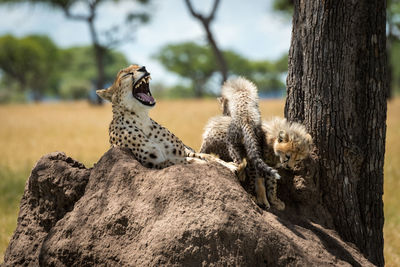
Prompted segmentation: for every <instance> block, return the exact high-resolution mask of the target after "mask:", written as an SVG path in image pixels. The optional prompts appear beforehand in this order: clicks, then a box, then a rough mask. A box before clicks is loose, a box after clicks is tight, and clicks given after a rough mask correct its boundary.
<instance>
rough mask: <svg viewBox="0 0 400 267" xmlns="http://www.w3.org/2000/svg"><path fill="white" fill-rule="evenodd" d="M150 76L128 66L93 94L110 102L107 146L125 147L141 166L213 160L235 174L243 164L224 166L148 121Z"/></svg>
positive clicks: (153, 166)
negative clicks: (110, 118)
mask: <svg viewBox="0 0 400 267" xmlns="http://www.w3.org/2000/svg"><path fill="white" fill-rule="evenodd" d="M149 81H150V74H149V73H148V72H147V71H146V69H145V68H144V67H140V66H138V65H131V66H129V67H128V68H125V69H123V70H121V71H120V72H119V73H118V75H117V78H116V80H115V82H114V83H113V85H111V87H109V88H108V89H103V90H98V91H97V94H98V95H99V96H100V97H102V98H103V99H106V100H109V101H111V103H112V112H113V119H112V121H111V123H110V127H109V136H110V144H111V145H112V146H119V147H126V148H129V149H130V150H131V151H132V153H133V155H134V156H135V158H136V159H137V160H138V161H139V162H140V163H141V164H142V165H144V166H146V167H149V168H157V169H162V168H165V167H168V166H171V165H174V164H179V163H182V164H186V163H190V162H195V161H196V162H205V161H213V162H218V163H219V164H221V165H223V166H225V167H227V168H229V169H230V170H231V171H232V172H235V173H236V172H239V171H240V169H243V168H244V165H243V164H242V165H240V167H238V166H237V165H236V164H232V163H226V162H224V161H222V160H220V159H218V158H216V157H214V156H212V155H208V154H201V153H195V152H194V151H193V150H192V149H191V148H189V147H188V146H186V145H185V144H184V143H183V142H182V141H181V140H180V139H179V138H178V137H176V136H175V135H174V134H173V133H171V132H170V131H169V130H168V129H166V128H165V127H163V126H161V125H160V124H158V123H157V122H155V121H154V120H152V119H151V118H150V117H149V115H148V112H149V110H150V109H151V108H152V107H153V106H154V105H155V100H154V98H153V97H152V96H151V93H150V90H149Z"/></svg>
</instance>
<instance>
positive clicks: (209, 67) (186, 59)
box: [154, 42, 287, 96]
mask: <svg viewBox="0 0 400 267" xmlns="http://www.w3.org/2000/svg"><path fill="white" fill-rule="evenodd" d="M223 53H224V57H225V59H226V62H227V65H228V70H229V75H231V76H239V75H241V76H245V77H247V78H249V79H251V80H252V81H254V82H255V83H256V84H257V86H258V87H259V90H260V91H277V90H281V89H283V88H284V84H283V82H282V79H281V76H282V75H283V73H285V72H286V71H287V56H286V55H285V56H284V57H282V58H281V59H279V60H278V61H276V62H275V61H267V60H262V61H252V60H249V59H247V58H244V57H243V56H241V55H239V54H237V53H236V52H234V51H223ZM154 57H155V58H156V59H157V60H159V61H160V62H161V64H163V65H164V66H165V67H166V68H167V69H168V70H169V71H171V72H174V73H176V74H178V75H180V76H182V77H184V78H187V79H188V80H190V81H191V88H190V89H191V90H192V92H193V95H194V96H203V95H204V94H206V93H207V92H210V90H207V84H208V83H209V81H210V79H211V78H212V77H214V75H217V73H218V71H217V70H218V68H217V66H216V63H215V59H214V57H213V54H212V51H211V49H210V48H209V47H208V46H201V45H198V44H196V43H193V42H187V43H182V44H173V45H167V46H165V47H163V48H162V49H161V50H160V52H159V53H157V54H156V55H155V56H154ZM183 88H186V90H183ZM183 88H181V87H178V88H174V92H175V93H179V92H182V93H185V96H188V94H187V92H188V90H187V87H183ZM199 90H201V92H199Z"/></svg>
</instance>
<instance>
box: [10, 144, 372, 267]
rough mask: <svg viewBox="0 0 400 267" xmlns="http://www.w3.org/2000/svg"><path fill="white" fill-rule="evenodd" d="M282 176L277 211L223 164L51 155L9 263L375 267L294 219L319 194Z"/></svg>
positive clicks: (116, 153) (331, 235) (23, 214)
mask: <svg viewBox="0 0 400 267" xmlns="http://www.w3.org/2000/svg"><path fill="white" fill-rule="evenodd" d="M282 174H283V177H285V179H284V180H286V183H287V184H288V186H287V187H286V186H285V187H283V188H282V189H283V190H284V189H285V188H288V190H289V191H290V192H289V191H288V193H290V194H282V196H283V197H284V199H285V196H287V195H290V196H293V197H294V198H293V199H292V200H291V201H290V199H285V200H286V201H287V204H288V209H287V210H286V211H285V212H282V213H276V214H272V213H270V212H266V211H263V210H261V209H260V208H259V207H258V206H257V205H256V204H255V203H254V202H253V201H252V200H251V197H250V195H249V194H247V193H246V191H245V190H244V189H243V187H242V186H241V185H240V184H239V182H238V181H237V178H236V177H234V175H233V174H232V173H230V172H229V171H228V170H227V169H225V168H223V167H221V166H219V165H214V164H192V165H190V166H184V165H175V166H171V167H168V168H165V169H163V170H153V169H147V168H145V167H143V166H142V165H140V163H139V162H137V161H136V160H135V159H134V158H133V156H132V154H131V153H130V152H128V151H127V150H123V149H119V148H113V149H111V150H110V151H108V152H107V153H106V154H105V155H104V156H103V157H102V158H101V159H100V161H99V162H98V163H97V164H96V165H95V166H94V167H93V169H90V170H88V169H84V168H83V166H82V165H81V164H79V163H77V162H75V161H73V160H71V159H70V158H68V157H66V156H65V155H64V154H62V153H54V154H50V155H47V156H45V157H43V158H42V159H41V160H40V161H39V162H38V164H37V165H36V166H35V168H34V169H33V171H32V174H31V176H30V178H29V180H28V183H27V186H26V188H25V193H24V197H23V199H22V201H21V210H20V214H19V218H18V225H17V229H16V231H15V233H14V235H13V237H12V240H11V241H10V244H9V247H8V248H7V251H6V255H5V263H4V266H372V264H371V263H370V262H368V260H366V259H365V258H364V257H363V256H362V254H361V253H360V252H358V250H357V249H355V248H353V247H352V246H351V245H349V244H346V243H345V242H343V241H341V240H340V238H339V237H338V235H337V234H336V233H335V232H334V231H333V230H327V229H324V227H322V226H320V225H318V224H316V223H313V222H311V221H310V220H309V219H308V217H309V216H307V217H304V216H301V215H296V214H300V213H302V212H303V210H304V209H305V208H306V206H305V205H309V203H313V201H312V199H313V198H312V197H311V198H310V197H309V196H310V195H313V193H312V190H308V189H307V183H304V182H301V181H298V179H297V178H296V177H287V176H285V173H282ZM299 185H302V186H299ZM308 187H309V188H313V186H308ZM294 203H295V204H294ZM309 210H311V209H309Z"/></svg>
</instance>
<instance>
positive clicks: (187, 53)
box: [154, 42, 216, 97]
mask: <svg viewBox="0 0 400 267" xmlns="http://www.w3.org/2000/svg"><path fill="white" fill-rule="evenodd" d="M154 57H155V58H156V59H157V60H159V61H160V62H161V64H163V65H164V66H165V67H166V68H167V69H168V70H170V71H172V72H175V73H177V74H178V75H180V76H182V77H184V78H187V79H189V80H190V82H191V87H192V88H193V91H194V96H195V97H202V96H204V91H205V85H206V83H207V81H208V79H209V78H210V77H211V76H212V75H213V73H214V71H215V69H216V65H215V63H214V61H213V60H212V52H211V51H210V49H208V48H207V47H205V46H199V45H197V44H195V43H193V42H187V43H183V44H176V45H167V46H165V47H163V48H162V49H161V50H160V52H159V53H157V54H156V55H155V56H154Z"/></svg>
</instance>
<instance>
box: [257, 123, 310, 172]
mask: <svg viewBox="0 0 400 267" xmlns="http://www.w3.org/2000/svg"><path fill="white" fill-rule="evenodd" d="M262 128H263V131H264V133H265V139H266V143H267V146H268V147H266V149H265V150H264V151H265V152H266V154H265V159H266V160H267V162H269V163H270V164H272V165H273V166H276V167H282V168H285V169H291V170H293V169H294V168H295V166H296V165H297V164H299V163H300V162H301V161H302V160H304V159H306V158H307V157H308V156H309V155H310V153H311V149H312V145H313V140H312V137H311V135H310V134H309V133H307V130H306V128H305V127H304V125H302V124H300V123H297V122H288V121H287V120H286V119H283V118H278V117H275V118H273V119H271V120H269V121H263V124H262ZM268 150H269V151H271V150H272V151H271V152H272V153H268Z"/></svg>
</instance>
